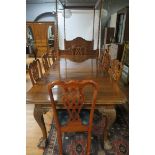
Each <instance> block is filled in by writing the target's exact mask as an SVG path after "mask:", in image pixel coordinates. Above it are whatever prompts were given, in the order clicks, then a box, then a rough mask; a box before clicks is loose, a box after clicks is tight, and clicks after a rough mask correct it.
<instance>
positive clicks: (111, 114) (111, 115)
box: [99, 106, 116, 150]
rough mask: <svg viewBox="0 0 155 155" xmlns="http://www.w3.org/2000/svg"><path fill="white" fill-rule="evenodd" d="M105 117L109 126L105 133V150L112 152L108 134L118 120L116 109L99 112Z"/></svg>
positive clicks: (110, 108) (105, 109)
mask: <svg viewBox="0 0 155 155" xmlns="http://www.w3.org/2000/svg"><path fill="white" fill-rule="evenodd" d="M99 111H100V112H101V113H102V114H103V115H105V116H106V118H107V125H106V128H105V131H104V149H106V150H110V149H112V145H111V143H110V140H109V139H108V132H109V129H110V127H111V125H112V124H113V123H114V122H115V119H116V110H115V107H113V106H112V107H107V108H106V107H105V108H103V109H100V110H99Z"/></svg>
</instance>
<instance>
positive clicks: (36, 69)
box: [28, 59, 43, 85]
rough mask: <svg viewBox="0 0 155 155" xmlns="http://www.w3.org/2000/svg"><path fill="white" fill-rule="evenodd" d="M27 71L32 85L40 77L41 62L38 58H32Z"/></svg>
mask: <svg viewBox="0 0 155 155" xmlns="http://www.w3.org/2000/svg"><path fill="white" fill-rule="evenodd" d="M28 71H29V75H30V79H31V82H32V85H35V84H36V83H37V81H39V80H40V79H42V77H43V73H42V69H41V63H40V61H39V59H36V60H33V62H31V63H30V64H29V67H28Z"/></svg>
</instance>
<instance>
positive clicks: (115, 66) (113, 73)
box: [108, 59, 123, 81]
mask: <svg viewBox="0 0 155 155" xmlns="http://www.w3.org/2000/svg"><path fill="white" fill-rule="evenodd" d="M122 69H123V65H122V63H121V62H119V60H117V59H114V60H112V61H111V67H110V68H109V70H108V73H109V75H110V78H111V79H112V80H114V81H119V80H120V78H121V74H122Z"/></svg>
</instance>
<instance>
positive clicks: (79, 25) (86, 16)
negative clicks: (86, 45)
mask: <svg viewBox="0 0 155 155" xmlns="http://www.w3.org/2000/svg"><path fill="white" fill-rule="evenodd" d="M71 11H72V16H71V17H70V18H66V19H65V31H66V40H72V39H74V38H76V37H82V38H84V39H85V40H92V39H93V16H94V11H93V10H71ZM98 19H99V18H98V16H97V17H96V18H95V26H94V36H95V44H94V49H96V48H97V41H96V40H97V39H98V36H97V35H98ZM58 26H59V48H60V49H64V44H63V41H64V17H63V16H62V13H61V12H59V13H58Z"/></svg>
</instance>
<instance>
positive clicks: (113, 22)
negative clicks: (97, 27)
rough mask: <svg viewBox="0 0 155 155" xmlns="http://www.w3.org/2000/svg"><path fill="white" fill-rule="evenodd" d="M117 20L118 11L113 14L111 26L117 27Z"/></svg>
mask: <svg viewBox="0 0 155 155" xmlns="http://www.w3.org/2000/svg"><path fill="white" fill-rule="evenodd" d="M116 20H117V13H114V14H112V15H111V19H110V27H115V28H116Z"/></svg>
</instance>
